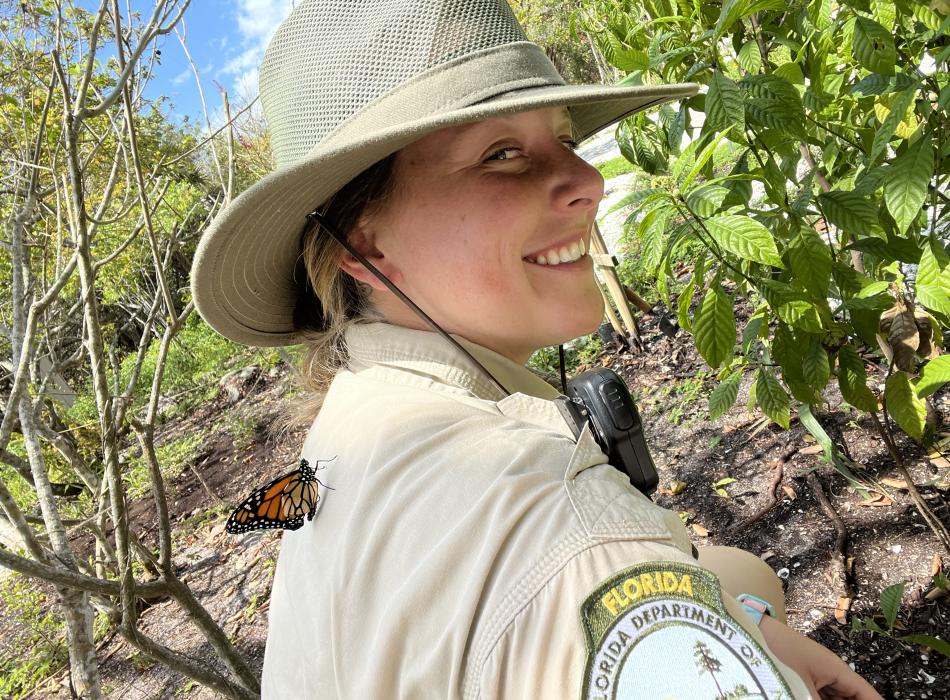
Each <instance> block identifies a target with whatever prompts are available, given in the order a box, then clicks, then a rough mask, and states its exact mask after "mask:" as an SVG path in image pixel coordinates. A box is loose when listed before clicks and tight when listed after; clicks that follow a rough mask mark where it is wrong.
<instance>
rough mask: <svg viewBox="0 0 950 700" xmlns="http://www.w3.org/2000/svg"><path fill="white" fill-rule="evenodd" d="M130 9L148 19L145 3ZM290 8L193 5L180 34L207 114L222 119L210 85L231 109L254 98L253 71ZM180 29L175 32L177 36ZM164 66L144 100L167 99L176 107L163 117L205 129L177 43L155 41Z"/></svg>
mask: <svg viewBox="0 0 950 700" xmlns="http://www.w3.org/2000/svg"><path fill="white" fill-rule="evenodd" d="M132 7H133V8H134V9H137V10H139V11H140V12H141V13H142V15H143V16H147V13H150V10H151V8H152V3H151V2H149V0H132ZM292 8H293V0H192V2H191V5H190V6H189V7H188V9H187V10H186V12H185V16H184V27H183V29H184V32H185V39H186V43H187V46H188V50H189V52H190V53H191V56H192V59H193V60H194V62H195V66H197V68H198V72H199V74H200V76H201V84H202V88H203V90H204V94H205V99H206V100H207V102H208V111H209V112H211V114H212V119H215V115H216V114H218V115H220V110H221V97H220V93H219V92H218V89H217V87H216V86H215V83H214V81H217V82H218V83H220V84H221V85H222V86H223V87H224V88H226V89H227V90H228V94H229V97H230V100H231V103H232V105H233V104H243V102H244V100H245V98H247V97H252V96H254V95H256V94H257V67H258V66H259V65H260V61H261V58H262V57H263V54H264V49H265V48H266V46H267V42H268V40H269V39H270V37H271V36H272V35H273V33H274V30H275V29H276V28H277V25H278V24H279V23H280V21H281V20H282V19H283V18H284V17H286V16H287V14H288V13H289V12H290V10H291V9H292ZM181 29H182V27H181V26H180V27H179V30H181ZM159 46H160V48H161V51H162V65H161V66H160V67H159V68H158V69H157V70H156V72H155V75H154V77H153V78H152V81H151V83H150V85H149V89H148V90H147V91H146V94H147V95H148V96H149V97H151V98H156V97H158V96H160V95H165V96H167V97H168V98H169V101H170V102H171V103H172V104H173V105H174V109H170V108H168V107H167V106H166V109H165V111H166V112H167V113H169V114H170V115H171V116H172V117H173V118H176V119H181V118H182V117H184V116H185V115H188V117H189V118H190V119H191V120H192V121H197V122H198V123H202V124H203V123H204V115H203V113H202V110H201V102H200V99H199V96H198V89H197V87H196V85H195V76H194V74H193V73H192V70H191V66H190V65H189V64H188V61H187V59H186V57H185V53H184V51H183V50H182V48H181V44H180V43H179V40H178V37H177V36H176V35H175V34H174V33H172V34H169V35H166V36H164V37H161V38H160V39H159Z"/></svg>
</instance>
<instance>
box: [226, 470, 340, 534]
mask: <svg viewBox="0 0 950 700" xmlns="http://www.w3.org/2000/svg"><path fill="white" fill-rule="evenodd" d="M333 459H336V457H334V458H333ZM332 461H333V460H332V459H323V460H317V466H316V468H314V467H311V466H310V464H309V463H308V462H307V460H305V459H301V460H300V466H299V467H298V468H297V469H294V470H293V471H292V472H290V473H289V474H284V475H283V476H280V477H277V478H276V479H274V480H273V481H272V482H270V483H269V484H267V485H266V486H262V487H261V488H259V489H257V490H256V491H255V492H254V493H252V494H251V495H250V496H248V497H247V498H245V499H244V501H243V503H241V505H239V506H238V507H237V508H236V509H235V511H234V512H233V513H231V516H230V517H229V518H228V522H227V523H226V524H225V526H224V529H225V530H226V531H227V532H230V533H231V534H232V535H239V534H241V533H242V532H249V531H251V530H270V529H277V528H282V529H284V530H297V529H299V528H301V527H303V519H304V516H306V518H307V520H313V516H314V514H315V512H316V507H317V502H318V501H319V500H320V494H319V492H318V489H317V484H320V486H322V487H324V488H327V489H329V488H330V487H329V486H327V485H326V484H324V483H323V482H322V481H320V480H319V479H318V478H317V475H316V472H317V470H318V469H323V468H324V467H322V466H320V464H321V463H323V462H332ZM330 490H331V491H332V489H330Z"/></svg>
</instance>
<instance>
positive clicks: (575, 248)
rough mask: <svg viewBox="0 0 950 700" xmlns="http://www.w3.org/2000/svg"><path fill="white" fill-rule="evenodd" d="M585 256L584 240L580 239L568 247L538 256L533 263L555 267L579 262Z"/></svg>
mask: <svg viewBox="0 0 950 700" xmlns="http://www.w3.org/2000/svg"><path fill="white" fill-rule="evenodd" d="M586 254H587V246H586V245H585V244H584V239H583V238H581V239H580V240H577V241H574V242H573V243H571V244H570V245H569V246H561V247H560V248H556V249H551V250H548V251H546V252H545V253H544V254H543V255H539V256H538V257H537V258H535V260H534V262H535V263H537V264H538V265H557V264H559V263H569V262H574V261H575V260H580V259H581V258H582V257H584V255H586ZM528 260H530V258H528Z"/></svg>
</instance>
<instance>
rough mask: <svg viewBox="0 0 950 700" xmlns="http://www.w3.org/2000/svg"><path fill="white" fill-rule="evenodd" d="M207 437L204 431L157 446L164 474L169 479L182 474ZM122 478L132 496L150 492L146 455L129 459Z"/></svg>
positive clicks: (157, 454)
mask: <svg viewBox="0 0 950 700" xmlns="http://www.w3.org/2000/svg"><path fill="white" fill-rule="evenodd" d="M205 439H206V436H205V435H204V434H203V433H197V434H195V435H186V436H184V437H181V438H178V439H177V440H172V441H171V442H168V443H166V444H164V445H162V446H161V447H156V448H155V456H156V457H157V458H158V464H159V466H160V467H161V469H162V476H164V477H165V479H166V480H167V479H174V478H176V477H177V476H178V475H180V474H181V473H182V472H183V471H184V470H185V467H186V466H187V465H188V462H189V461H191V460H192V459H194V457H195V455H196V454H197V453H198V450H199V449H200V447H201V443H202V442H203V441H204V440H205ZM122 480H123V481H124V482H125V487H126V488H127V489H128V492H129V497H131V498H141V497H142V496H144V495H145V494H147V493H148V492H149V488H150V487H151V477H150V476H149V470H148V463H147V462H146V461H145V457H144V455H143V456H141V457H136V458H134V459H132V460H130V461H129V464H128V466H127V467H126V468H125V470H123V474H122Z"/></svg>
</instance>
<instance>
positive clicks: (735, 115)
mask: <svg viewBox="0 0 950 700" xmlns="http://www.w3.org/2000/svg"><path fill="white" fill-rule="evenodd" d="M705 124H706V125H707V126H708V127H709V128H710V129H715V130H717V131H725V130H726V129H729V128H730V127H733V126H736V127H738V128H739V130H740V131H741V130H742V129H744V128H745V109H744V108H743V105H742V91H741V90H740V89H739V86H738V85H736V84H735V83H734V82H732V81H731V80H729V78H727V77H726V76H724V75H723V74H722V73H720V72H719V71H716V72H715V73H713V77H712V80H711V81H710V83H709V92H707V93H706V122H705Z"/></svg>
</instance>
